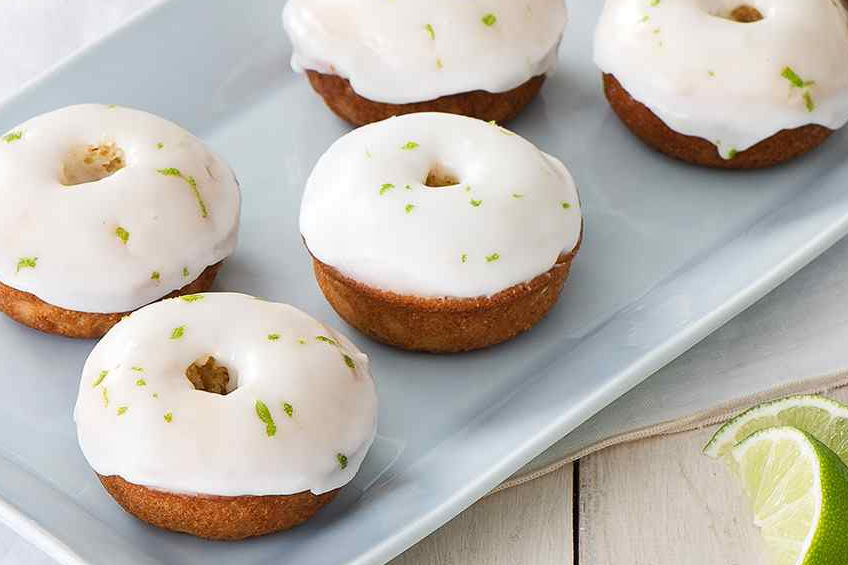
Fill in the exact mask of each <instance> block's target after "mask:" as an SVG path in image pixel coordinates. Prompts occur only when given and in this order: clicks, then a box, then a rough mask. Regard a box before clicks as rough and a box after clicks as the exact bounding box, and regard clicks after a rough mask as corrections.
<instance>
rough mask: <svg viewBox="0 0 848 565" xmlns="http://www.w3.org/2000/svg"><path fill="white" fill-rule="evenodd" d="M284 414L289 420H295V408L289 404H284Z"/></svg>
mask: <svg viewBox="0 0 848 565" xmlns="http://www.w3.org/2000/svg"><path fill="white" fill-rule="evenodd" d="M283 412H285V413H286V416H288V417H289V418H294V406H292V405H291V404H289V403H288V402H283Z"/></svg>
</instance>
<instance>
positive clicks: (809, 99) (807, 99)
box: [804, 90, 816, 112]
mask: <svg viewBox="0 0 848 565" xmlns="http://www.w3.org/2000/svg"><path fill="white" fill-rule="evenodd" d="M804 105H805V106H806V107H807V111H808V112H812V111H813V110H815V109H816V103H815V102H813V95H812V94H810V91H809V90H808V91H807V92H805V93H804Z"/></svg>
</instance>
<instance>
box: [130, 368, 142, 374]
mask: <svg viewBox="0 0 848 565" xmlns="http://www.w3.org/2000/svg"><path fill="white" fill-rule="evenodd" d="M132 370H133V371H135V372H136V373H143V372H144V369H143V368H141V367H132Z"/></svg>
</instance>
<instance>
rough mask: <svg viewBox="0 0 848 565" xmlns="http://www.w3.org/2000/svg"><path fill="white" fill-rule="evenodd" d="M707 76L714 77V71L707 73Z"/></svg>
mask: <svg viewBox="0 0 848 565" xmlns="http://www.w3.org/2000/svg"><path fill="white" fill-rule="evenodd" d="M707 74H708V75H710V76H711V77H714V76H715V71H707Z"/></svg>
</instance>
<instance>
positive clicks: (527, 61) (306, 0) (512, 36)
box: [283, 0, 567, 104]
mask: <svg viewBox="0 0 848 565" xmlns="http://www.w3.org/2000/svg"><path fill="white" fill-rule="evenodd" d="M487 14H493V15H494V16H495V17H496V21H495V22H494V24H492V25H486V24H484V23H483V18H484V17H485V16H486V15H487ZM566 21H567V12H566V9H565V5H564V0H521V1H518V0H474V1H471V2H468V1H463V2H457V1H456V0H426V1H417V2H416V1H392V2H390V1H387V0H289V2H288V4H286V7H285V9H284V10H283V25H284V27H285V30H286V32H287V33H288V36H289V38H290V39H291V41H292V43H293V45H294V54H293V56H292V67H293V68H294V69H295V70H296V71H298V72H300V71H303V70H304V69H309V70H314V71H318V72H321V73H324V74H335V75H339V76H342V77H344V78H347V79H349V80H350V82H351V85H352V86H353V89H354V90H355V91H356V92H357V93H358V94H360V95H361V96H364V97H365V98H368V99H371V100H375V101H378V102H386V103H392V104H402V103H409V102H421V101H424V100H432V99H435V98H438V97H440V96H445V95H450V94H458V93H464V92H469V91H473V90H486V91H489V92H504V91H507V90H511V89H513V88H516V87H517V86H519V85H521V84H523V83H524V82H527V81H528V80H530V79H531V78H532V77H534V76H538V75H543V74H546V73H548V72H550V71H551V70H553V68H554V67H555V66H556V61H557V59H556V52H557V48H558V47H559V42H560V38H561V37H562V33H563V29H564V28H565V24H566ZM428 25H429V26H431V28H432V33H431V31H430V29H429V28H428V27H427V26H428Z"/></svg>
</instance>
